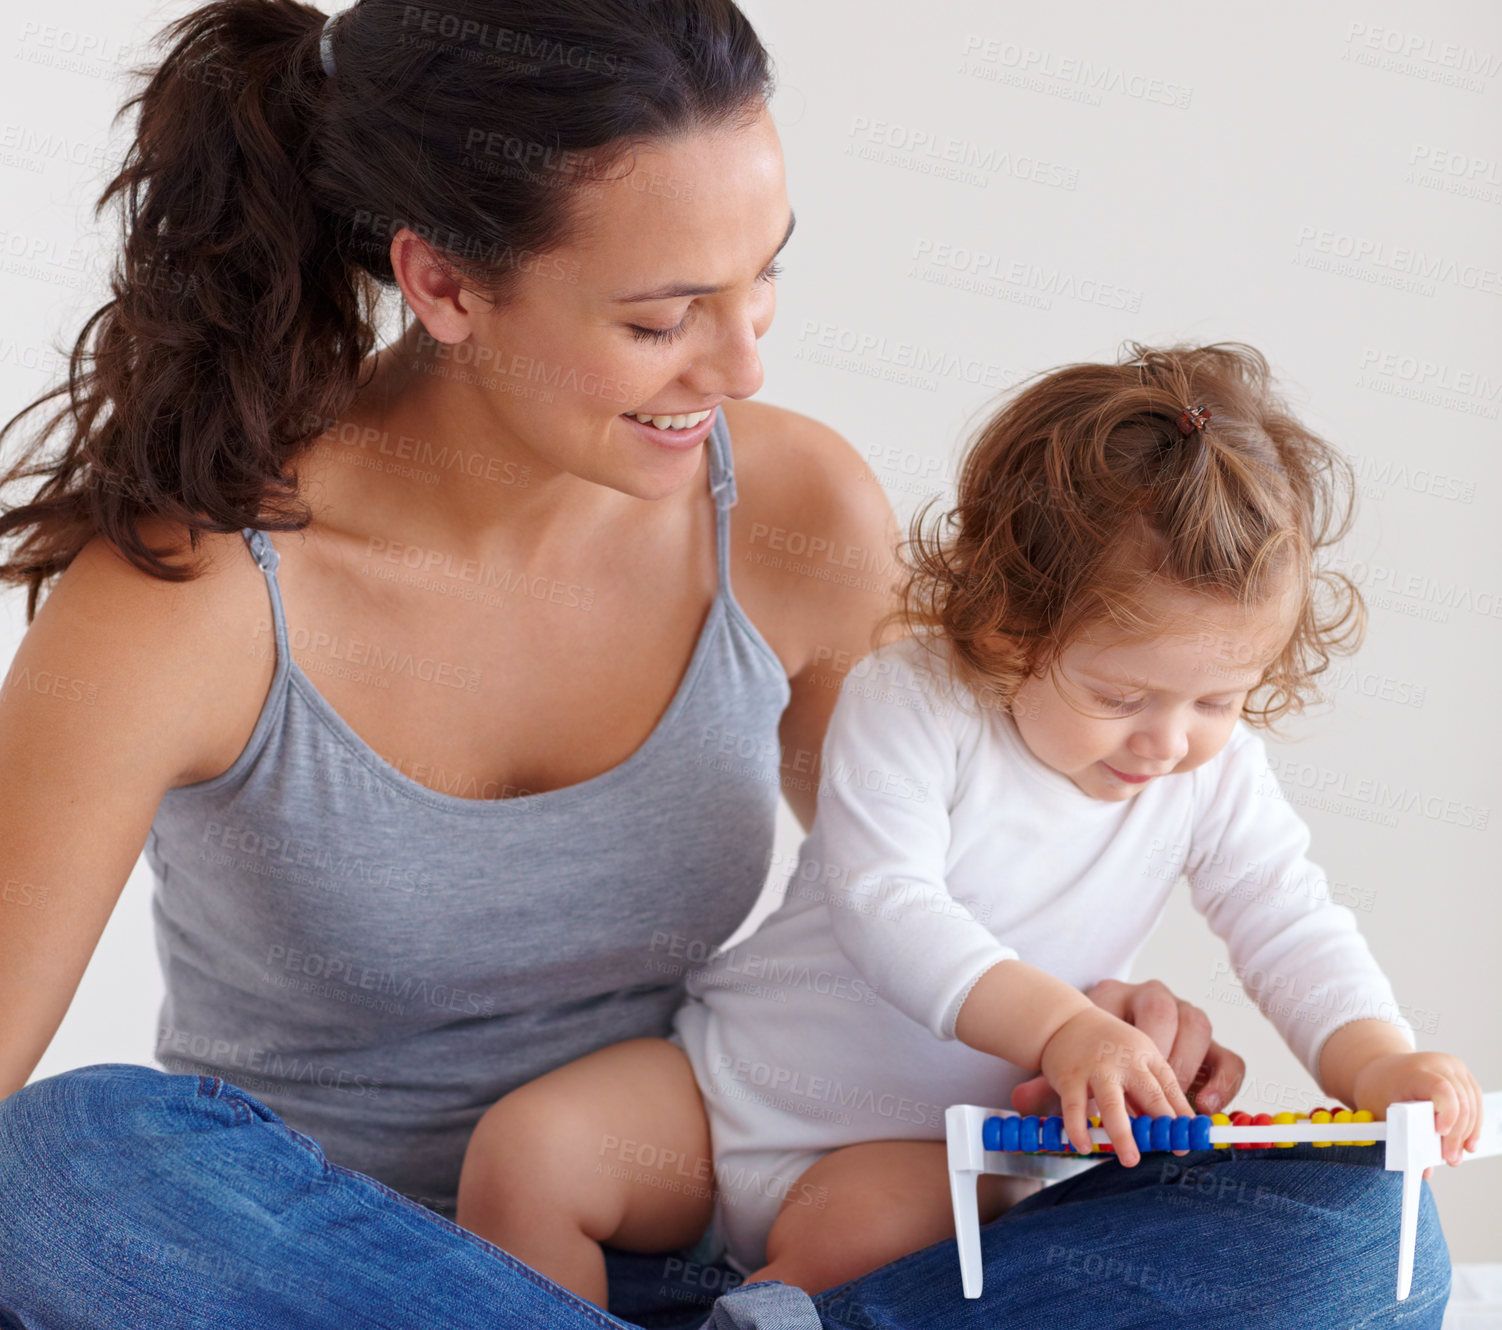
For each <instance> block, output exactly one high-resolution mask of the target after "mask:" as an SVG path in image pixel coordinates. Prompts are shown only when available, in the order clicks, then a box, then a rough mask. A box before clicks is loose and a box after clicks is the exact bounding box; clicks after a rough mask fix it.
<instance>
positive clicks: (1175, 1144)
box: [1168, 1117, 1189, 1150]
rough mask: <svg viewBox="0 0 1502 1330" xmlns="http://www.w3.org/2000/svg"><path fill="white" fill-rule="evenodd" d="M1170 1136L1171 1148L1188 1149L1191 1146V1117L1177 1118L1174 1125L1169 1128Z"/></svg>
mask: <svg viewBox="0 0 1502 1330" xmlns="http://www.w3.org/2000/svg"><path fill="white" fill-rule="evenodd" d="M1168 1137H1169V1148H1170V1149H1174V1150H1187V1149H1188V1148H1189V1119H1188V1118H1185V1117H1178V1118H1175V1119H1174V1120H1173V1126H1172V1127H1171V1128H1169V1132H1168Z"/></svg>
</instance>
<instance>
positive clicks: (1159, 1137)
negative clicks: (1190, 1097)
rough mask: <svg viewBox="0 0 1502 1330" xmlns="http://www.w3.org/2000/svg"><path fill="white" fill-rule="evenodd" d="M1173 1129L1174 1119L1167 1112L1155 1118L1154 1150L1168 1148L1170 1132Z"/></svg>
mask: <svg viewBox="0 0 1502 1330" xmlns="http://www.w3.org/2000/svg"><path fill="white" fill-rule="evenodd" d="M1172 1131H1173V1119H1172V1118H1171V1117H1168V1116H1167V1115H1166V1114H1165V1115H1164V1116H1163V1117H1160V1118H1154V1119H1153V1133H1152V1135H1153V1144H1152V1148H1153V1149H1154V1150H1167V1149H1168V1148H1169V1145H1168V1143H1169V1140H1170V1139H1171V1137H1170V1134H1169V1133H1170V1132H1172Z"/></svg>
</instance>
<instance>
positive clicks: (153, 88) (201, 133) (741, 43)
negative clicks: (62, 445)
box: [0, 0, 771, 623]
mask: <svg viewBox="0 0 1502 1330" xmlns="http://www.w3.org/2000/svg"><path fill="white" fill-rule="evenodd" d="M323 25H324V15H323V14H321V13H319V12H318V11H317V10H316V9H313V8H311V7H309V6H307V5H303V4H297V3H295V0H216V3H212V4H208V5H204V6H203V7H202V8H200V9H197V10H195V11H193V12H192V13H190V14H188V15H186V16H185V17H183V18H180V19H178V20H176V21H175V22H173V23H171V24H169V25H168V26H167V28H166V29H165V30H164V31H163V33H162V34H161V37H160V38H159V40H162V41H164V42H171V43H172V45H171V49H170V50H169V51H168V53H167V55H166V58H165V59H164V60H163V61H162V63H161V64H160V65H159V66H157V67H155V68H154V69H150V70H141V71H138V76H139V77H141V78H144V79H146V80H147V82H146V84H145V86H144V88H143V90H142V91H140V92H139V93H138V94H137V95H135V96H133V97H131V98H130V99H129V100H128V101H127V102H126V103H125V105H124V106H123V107H122V108H121V111H120V115H124V114H126V112H128V111H129V110H130V109H131V108H132V107H137V106H138V107H139V119H138V124H137V129H136V135H135V140H134V143H133V144H132V146H131V148H130V150H129V152H128V154H127V156H126V159H125V163H124V166H123V169H122V170H121V171H120V172H119V174H118V175H116V176H115V178H114V179H113V180H111V181H110V183H109V184H108V185H107V186H106V188H105V190H104V193H103V194H102V195H101V196H100V198H99V200H98V202H97V204H96V205H95V213H96V215H98V213H99V212H100V211H102V210H103V209H104V207H105V205H106V204H108V203H109V202H110V201H111V200H112V199H115V198H118V199H119V200H120V203H121V207H122V212H123V218H122V221H123V227H124V233H125V237H124V247H123V252H122V254H121V257H120V260H119V262H118V263H117V265H116V267H115V270H114V272H113V273H112V275H111V284H110V290H111V293H112V294H111V298H110V300H109V301H108V302H107V303H106V304H105V305H103V306H102V307H101V308H100V309H99V310H97V311H96V312H95V313H94V314H93V316H92V317H91V318H90V319H89V320H88V322H87V323H86V324H85V325H84V328H83V330H82V331H81V332H80V333H79V335H78V338H77V340H76V341H75V343H74V346H73V350H72V352H71V355H70V356H69V368H68V381H67V383H66V384H65V385H62V386H59V387H57V388H55V389H53V390H51V391H50V392H48V393H46V394H45V395H43V396H42V397H41V398H39V399H38V400H37V401H35V402H33V403H31V404H30V405H29V406H27V407H25V408H24V409H23V410H22V411H20V412H18V413H17V414H16V415H15V416H13V417H12V418H11V419H10V421H8V422H7V423H6V425H5V426H4V428H3V429H0V444H3V442H4V440H5V438H6V436H7V435H9V434H10V432H11V430H12V429H13V427H14V426H15V425H16V424H17V423H18V422H19V421H20V420H21V419H22V417H24V416H25V415H27V414H28V413H29V412H31V411H33V410H35V409H36V408H37V407H39V406H41V405H43V404H44V403H46V402H48V401H51V400H52V399H53V398H56V397H61V396H63V395H64V394H66V396H67V404H66V405H65V406H64V407H62V409H60V410H59V411H58V412H57V413H56V414H55V415H54V416H52V417H51V418H50V419H49V420H48V422H47V423H46V425H45V427H44V429H43V430H42V432H41V434H40V436H39V437H38V438H36V439H35V440H34V441H33V442H32V445H31V447H30V448H29V449H28V451H27V452H26V454H25V456H23V457H22V458H21V459H20V460H19V461H17V462H16V463H15V464H14V465H13V466H12V467H11V468H10V470H9V471H8V472H7V473H6V474H5V475H4V476H3V478H0V491H3V489H4V488H5V487H7V486H9V485H11V484H13V483H14V482H16V481H18V480H23V479H30V478H35V477H44V478H45V480H44V483H42V484H41V485H40V487H39V488H38V489H37V490H36V492H35V493H34V495H33V496H32V498H31V501H30V502H28V503H23V504H22V505H20V506H19V507H16V508H12V509H10V510H9V511H4V512H0V541H3V540H5V539H6V538H10V539H12V540H15V541H16V549H15V551H14V554H13V557H11V558H9V559H8V560H6V561H3V562H0V580H3V581H6V582H10V583H22V582H25V583H27V584H29V592H28V596H27V607H26V612H27V622H28V623H29V622H30V621H31V619H32V618H33V617H34V616H35V613H36V608H37V601H38V595H39V592H40V590H41V588H42V587H43V585H44V584H45V583H46V582H47V581H48V580H49V579H51V578H53V577H55V576H56V575H57V574H59V573H61V572H62V571H63V569H65V568H66V567H67V566H68V564H69V563H70V562H72V560H73V558H74V556H75V555H76V554H77V553H78V551H79V550H80V549H82V548H83V546H84V545H85V544H86V543H87V542H88V541H89V540H90V539H92V538H93V537H94V536H95V535H96V534H102V535H104V536H105V537H106V538H107V539H108V540H109V541H110V542H111V543H112V544H114V545H115V546H116V547H117V548H118V549H119V550H120V551H121V553H122V554H123V555H124V556H125V557H126V558H128V559H129V560H130V561H131V562H132V563H133V564H134V565H135V566H136V567H138V568H140V569H142V570H143V571H145V572H147V573H149V574H151V575H153V576H156V577H160V578H163V579H165V580H168V581H185V580H188V579H189V578H191V577H194V576H196V575H197V573H198V571H199V570H198V569H197V568H192V567H190V568H184V567H181V566H178V565H174V564H168V563H166V562H164V561H163V560H162V559H161V558H160V557H159V552H158V551H155V550H153V549H151V548H150V547H148V546H147V545H146V544H145V542H144V541H143V540H142V537H141V534H140V532H139V530H138V527H137V523H138V521H140V520H141V519H142V518H146V517H160V518H164V519H167V520H168V521H170V522H172V523H175V524H177V525H179V526H184V527H186V528H187V531H188V538H189V544H190V546H191V547H192V548H193V549H194V550H196V549H197V546H198V537H199V533H200V532H202V531H213V532H228V531H235V530H238V529H240V528H242V527H247V526H255V527H261V528H263V529H266V530H271V531H296V530H299V529H301V528H302V527H304V526H306V525H307V524H308V522H309V520H310V514H309V513H308V511H307V510H306V508H305V507H304V506H303V505H301V504H300V503H299V502H298V499H297V491H296V486H295V484H294V483H292V482H291V481H289V480H288V479H287V477H286V474H285V468H286V465H287V463H288V461H289V460H290V459H291V458H292V457H294V456H295V455H296V454H297V453H298V452H300V451H301V450H302V449H303V448H304V447H306V445H307V444H308V443H309V442H310V441H311V440H312V439H313V438H316V437H317V435H318V434H319V433H320V432H322V430H323V429H325V428H327V425H328V424H329V422H330V421H331V420H332V419H333V418H334V417H335V416H337V414H338V412H339V411H340V410H341V409H343V408H344V407H346V406H347V405H348V403H349V401H350V399H351V397H352V396H353V393H354V390H355V388H356V387H357V386H358V385H357V382H356V381H357V379H358V376H359V373H360V366H361V364H362V362H363V361H364V359H365V357H366V356H367V355H368V354H369V352H370V351H371V349H372V348H373V347H374V345H375V342H376V337H377V333H376V328H375V316H376V310H377V307H378V303H379V297H380V295H381V289H382V288H383V287H384V288H387V289H390V288H393V287H394V286H395V278H394V277H393V275H392V271H391V264H390V247H391V241H392V238H393V237H394V236H395V234H396V232H397V231H398V230H399V229H400V228H402V227H404V226H405V227H409V228H410V229H411V230H412V231H414V232H415V233H416V234H417V235H419V236H421V237H422V238H423V239H424V240H425V241H427V242H428V243H429V244H430V245H432V246H433V247H434V249H435V250H436V251H437V252H438V254H439V256H440V257H441V258H442V259H443V261H444V262H445V263H446V264H447V265H449V266H450V269H451V271H452V272H453V273H454V274H455V275H457V276H459V277H461V278H462V279H463V280H464V281H465V282H466V284H467V285H469V286H470V287H471V288H472V289H475V290H479V291H482V292H483V293H485V294H486V295H487V296H489V297H490V298H492V299H495V300H497V301H500V300H503V299H504V298H505V296H506V293H507V290H508V286H509V285H510V283H511V282H512V281H513V280H514V279H515V275H516V274H517V272H519V271H522V270H525V269H527V268H528V267H529V266H531V267H538V266H539V264H540V261H541V259H542V256H544V255H546V254H547V252H548V251H549V250H551V249H553V248H555V247H556V246H559V245H561V244H564V243H566V242H567V241H568V240H569V238H570V237H571V236H572V235H573V234H575V228H576V225H577V220H578V217H579V215H580V210H579V209H577V208H574V207H571V206H570V203H571V201H572V199H573V197H574V195H575V194H576V193H577V192H578V191H579V190H580V189H581V188H588V183H587V182H588V181H590V180H592V179H598V178H600V177H601V176H602V175H604V174H607V173H610V172H613V171H617V170H619V171H621V172H622V173H624V172H626V171H629V169H630V165H631V162H630V156H631V152H632V150H633V148H634V147H636V146H638V145H640V144H643V143H645V142H648V141H650V140H656V139H661V138H666V137H671V136H673V135H676V134H679V133H682V132H685V131H692V130H696V129H703V128H710V127H714V126H717V125H721V124H735V123H739V122H740V121H741V120H742V119H743V118H749V117H751V116H754V114H755V113H756V111H757V109H758V108H759V107H760V105H761V104H762V103H763V102H764V101H765V99H766V98H767V96H768V95H769V94H770V91H771V72H770V62H769V59H768V56H767V53H766V51H765V50H764V49H763V47H762V45H761V43H760V41H759V40H758V39H757V36H756V33H755V32H754V31H753V29H752V27H751V25H750V23H749V22H748V21H747V20H746V18H745V16H744V15H743V14H742V13H741V12H740V10H738V9H737V8H736V6H735V4H734V3H733V0H441V3H438V4H431V5H429V4H403V3H398V2H397V0H360V3H358V4H356V5H355V6H354V8H352V9H350V10H348V11H346V12H345V13H344V14H342V15H341V16H340V17H339V18H338V20H337V21H336V22H335V24H334V25H333V28H332V52H333V58H334V74H333V76H332V77H330V76H328V75H326V74H325V73H324V69H323V65H322V61H321V59H320V51H319V42H320V38H321V36H322V33H323ZM117 119H118V117H117ZM64 422H66V423H67V424H68V427H69V429H68V432H69V433H70V434H71V439H70V441H69V443H68V444H67V447H66V449H65V451H63V452H62V454H61V455H60V456H57V457H50V458H44V459H42V460H40V461H38V460H37V455H38V453H39V452H40V450H41V448H42V445H43V443H44V442H45V441H46V440H47V438H48V437H49V436H51V435H52V433H53V431H54V430H55V429H56V428H57V427H58V426H59V425H60V424H63V423H64ZM15 533H24V535H23V536H21V537H19V538H18V537H17V536H16V534H15ZM164 552H168V551H164Z"/></svg>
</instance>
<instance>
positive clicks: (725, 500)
mask: <svg viewBox="0 0 1502 1330" xmlns="http://www.w3.org/2000/svg"><path fill="white" fill-rule="evenodd" d="M709 492H710V495H711V496H712V497H713V499H714V507H715V547H716V552H717V557H718V560H719V568H720V586H721V587H729V585H730V510H731V509H732V508H734V507H735V505H736V503H737V502H738V501H739V496H738V495H737V494H736V490H735V458H734V456H733V455H732V454H731V451H730V429H729V427H728V426H727V425H726V424H725V413H724V412H723V411H721V410H719V408H716V409H715V418H714V426H713V427H712V428H711V429H710V431H709Z"/></svg>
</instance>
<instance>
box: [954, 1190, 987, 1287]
mask: <svg viewBox="0 0 1502 1330" xmlns="http://www.w3.org/2000/svg"><path fill="white" fill-rule="evenodd" d="M979 1181H980V1174H979V1173H974V1172H971V1171H970V1170H969V1169H963V1170H962V1169H950V1170H949V1194H950V1197H951V1198H952V1199H953V1201H954V1240H955V1242H956V1243H957V1244H958V1245H959V1251H960V1283H961V1286H962V1287H963V1290H964V1293H965V1296H966V1297H967V1298H978V1297H980V1291H981V1265H980V1208H979V1204H978V1202H977V1199H976V1188H977V1186H978V1184H979Z"/></svg>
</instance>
